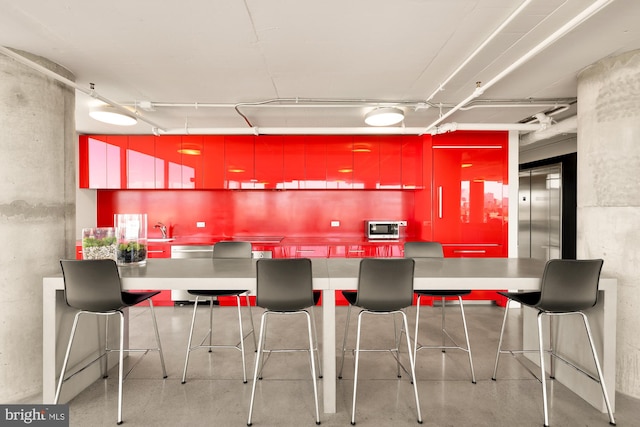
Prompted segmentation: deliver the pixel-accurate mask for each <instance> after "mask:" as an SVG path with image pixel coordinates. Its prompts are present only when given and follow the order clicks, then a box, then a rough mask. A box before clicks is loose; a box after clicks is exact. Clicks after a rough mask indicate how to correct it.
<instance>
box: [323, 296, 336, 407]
mask: <svg viewBox="0 0 640 427" xmlns="http://www.w3.org/2000/svg"><path fill="white" fill-rule="evenodd" d="M322 363H323V365H322V366H323V369H322V375H323V377H322V385H323V399H324V412H325V413H327V414H335V412H336V294H335V291H334V290H333V289H330V290H323V291H322Z"/></svg>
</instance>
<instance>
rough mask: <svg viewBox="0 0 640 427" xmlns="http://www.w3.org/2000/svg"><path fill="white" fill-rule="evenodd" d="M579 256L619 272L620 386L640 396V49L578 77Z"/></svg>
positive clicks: (610, 271)
mask: <svg viewBox="0 0 640 427" xmlns="http://www.w3.org/2000/svg"><path fill="white" fill-rule="evenodd" d="M577 215H578V218H577V220H578V221H577V222H578V223H577V232H578V240H577V255H578V258H602V259H604V267H603V274H606V275H610V276H614V277H616V278H617V279H618V321H617V337H616V341H617V344H616V348H617V360H616V390H617V391H619V392H622V393H625V394H628V395H631V396H634V397H640V374H639V372H640V334H638V326H639V325H640V50H637V51H633V52H628V53H625V54H622V55H619V56H617V57H613V58H606V59H603V60H601V61H599V62H597V63H595V64H593V65H592V66H590V67H588V68H586V69H585V70H583V71H582V72H581V73H580V75H579V77H578V212H577Z"/></svg>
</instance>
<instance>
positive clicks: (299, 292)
mask: <svg viewBox="0 0 640 427" xmlns="http://www.w3.org/2000/svg"><path fill="white" fill-rule="evenodd" d="M256 277H257V285H256V286H257V289H256V305H258V306H260V307H263V308H266V309H268V310H273V311H296V310H301V309H303V308H307V307H311V306H312V305H313V275H312V270H311V260H310V259H308V258H276V259H269V258H262V259H259V260H258V261H257V262H256Z"/></svg>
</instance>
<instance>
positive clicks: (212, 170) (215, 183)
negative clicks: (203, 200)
mask: <svg viewBox="0 0 640 427" xmlns="http://www.w3.org/2000/svg"><path fill="white" fill-rule="evenodd" d="M200 154H201V156H202V165H201V167H200V170H198V169H196V188H200V187H198V185H199V183H201V185H202V187H201V188H203V189H207V190H221V189H223V188H225V185H224V178H225V174H224V136H222V135H205V136H204V137H203V138H202V151H201V153H200ZM198 176H201V177H202V180H200V179H198Z"/></svg>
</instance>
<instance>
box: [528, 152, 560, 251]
mask: <svg viewBox="0 0 640 427" xmlns="http://www.w3.org/2000/svg"><path fill="white" fill-rule="evenodd" d="M519 186H520V187H519V201H518V208H519V209H518V256H519V257H521V258H538V259H542V260H549V259H555V258H561V256H562V239H561V236H562V229H561V226H562V225H561V224H562V221H561V218H562V165H561V164H555V165H550V166H543V167H539V168H533V169H528V170H524V171H521V172H520V179H519Z"/></svg>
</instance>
